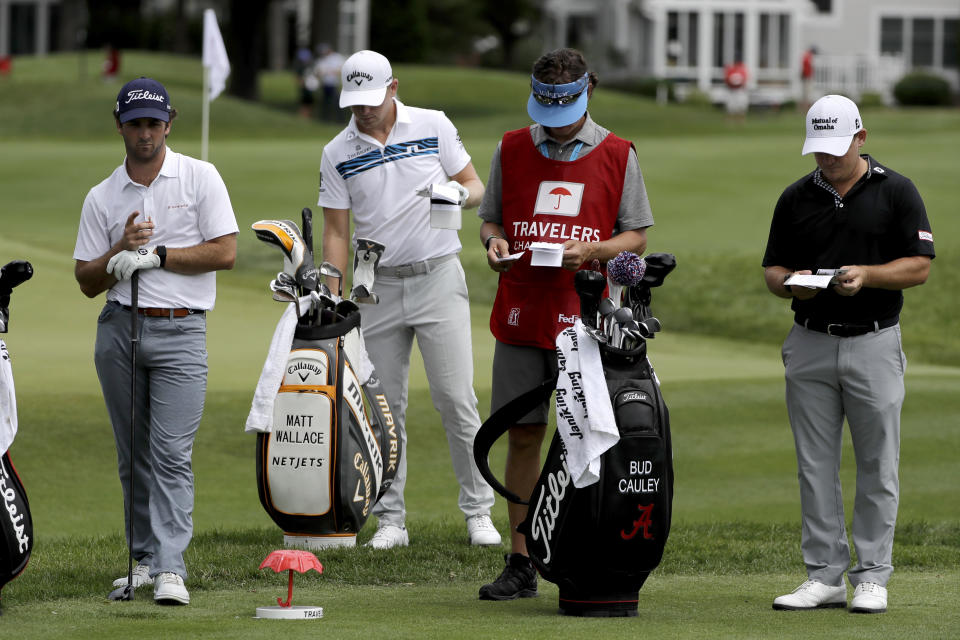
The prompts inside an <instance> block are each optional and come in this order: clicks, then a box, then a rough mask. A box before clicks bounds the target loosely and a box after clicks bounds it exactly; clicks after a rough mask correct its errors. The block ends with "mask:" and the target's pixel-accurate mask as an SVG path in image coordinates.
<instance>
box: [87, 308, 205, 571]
mask: <svg viewBox="0 0 960 640" xmlns="http://www.w3.org/2000/svg"><path fill="white" fill-rule="evenodd" d="M138 324H139V334H140V345H139V348H138V350H137V388H136V400H135V402H136V422H135V424H134V431H135V433H134V439H135V442H134V451H133V480H134V504H133V519H132V530H130V527H129V525H128V530H127V536H128V540H130V541H131V544H132V549H133V556H134V558H136V559H137V561H139V562H142V563H144V564H148V565H149V566H150V575H152V576H155V575H157V574H158V573H161V572H171V573H176V574H178V575H180V576H181V577H183V578H186V577H187V569H186V565H185V564H184V560H183V552H184V550H186V548H187V545H189V543H190V539H191V537H192V536H193V468H192V464H191V456H192V453H193V440H194V437H195V436H196V433H197V428H198V426H199V425H200V418H201V416H202V414H203V402H204V397H205V395H206V388H207V350H206V318H205V317H204V316H203V315H188V316H185V317H183V318H154V317H144V316H140V317H139V318H138ZM94 361H95V363H96V367H97V376H98V377H99V378H100V386H101V388H102V389H103V398H104V401H105V402H106V405H107V413H108V414H109V416H110V422H111V424H112V425H113V435H114V439H115V441H116V446H117V468H118V470H119V473H120V484H121V485H122V487H123V494H124V509H126V508H127V506H126V505H127V504H128V502H129V492H130V480H131V477H130V449H131V447H130V376H131V372H130V312H129V311H127V310H125V309H124V308H123V307H121V306H120V305H118V304H116V303H113V302H108V303H107V304H106V306H105V307H104V308H103V311H102V312H101V313H100V318H99V320H98V321H97V342H96V347H95V349H94ZM126 515H127V519H126V521H127V522H128V523H129V522H130V518H129V513H127V514H126Z"/></svg>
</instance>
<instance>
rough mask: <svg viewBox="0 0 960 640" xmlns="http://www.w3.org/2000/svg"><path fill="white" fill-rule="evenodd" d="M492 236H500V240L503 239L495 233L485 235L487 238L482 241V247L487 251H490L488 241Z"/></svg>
mask: <svg viewBox="0 0 960 640" xmlns="http://www.w3.org/2000/svg"><path fill="white" fill-rule="evenodd" d="M494 238H500V239H501V240H503V238H501V237H500V236H498V235H497V234H495V233H491V234H490V235H488V236H487V239H486V240H484V241H483V248H484V249H486V250H487V251H490V241H491V240H493V239H494Z"/></svg>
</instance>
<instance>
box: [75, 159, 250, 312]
mask: <svg viewBox="0 0 960 640" xmlns="http://www.w3.org/2000/svg"><path fill="white" fill-rule="evenodd" d="M134 211H139V212H140V213H141V214H142V215H141V216H138V217H137V220H138V221H141V220H147V219H148V218H149V219H152V220H153V222H154V225H156V226H155V227H154V229H153V236H152V237H151V239H150V244H149V245H147V248H148V249H150V250H153V248H154V247H156V246H158V245H165V246H166V247H167V248H180V247H192V246H195V245H198V244H200V243H201V242H206V241H207V240H212V239H214V238H219V237H220V236H224V235H227V234H231V233H237V232H238V228H237V220H236V217H235V216H234V214H233V207H232V206H231V204H230V196H229V195H228V194H227V187H226V185H224V183H223V179H222V178H221V177H220V174H219V172H217V169H216V167H214V166H213V165H212V164H210V163H209V162H203V161H201V160H196V159H194V158H191V157H189V156H185V155H183V154H180V153H174V152H173V150H172V149H170V147H167V148H166V155H165V157H164V159H163V166H162V167H161V168H160V174H159V175H158V176H157V177H156V178H155V179H154V181H153V183H152V184H151V185H150V186H149V187H145V186H143V185H142V184H138V183H136V182H134V181H133V180H131V179H130V176H129V175H127V169H126V160H124V162H123V164H121V165H120V166H119V167H117V168H116V169H115V170H114V172H113V173H112V174H111V175H110V177H109V178H107V179H106V180H104V181H103V182H101V183H100V184H98V185H97V186H95V187H94V188H92V189H90V192H89V193H88V194H87V197H86V199H85V200H84V201H83V209H82V211H81V213H80V230H79V232H78V233H77V246H76V248H75V249H74V251H73V257H74V259H75V260H84V261H87V262H89V261H90V260H96V259H97V258H99V257H100V256H102V255H103V254H105V253H107V251H109V250H110V247H112V246H113V245H114V244H116V243H117V242H118V241H119V240H120V238H121V237H122V236H123V229H124V225H125V224H126V222H127V217H128V216H129V215H130V214H131V213H133V212H134ZM216 294H217V281H216V274H215V273H214V272H213V271H210V272H208V273H199V274H196V275H184V274H180V273H174V272H172V271H167V270H166V269H147V270H145V271H142V272H141V273H140V287H139V306H141V307H164V308H177V307H186V308H188V309H212V308H213V304H214V301H215V299H216ZM107 300H114V301H116V302H119V303H121V304H127V305H129V304H130V281H129V280H124V281H120V282H117V283H116V284H115V285H113V287H111V288H110V290H109V291H107Z"/></svg>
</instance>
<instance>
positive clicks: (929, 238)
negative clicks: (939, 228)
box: [919, 231, 933, 242]
mask: <svg viewBox="0 0 960 640" xmlns="http://www.w3.org/2000/svg"><path fill="white" fill-rule="evenodd" d="M919 233H920V239H921V240H926V241H927V242H933V234H932V233H930V232H929V231H920V232H919Z"/></svg>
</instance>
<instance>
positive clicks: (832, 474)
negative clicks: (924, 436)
mask: <svg viewBox="0 0 960 640" xmlns="http://www.w3.org/2000/svg"><path fill="white" fill-rule="evenodd" d="M783 363H784V366H785V367H786V399H787V412H788V414H789V417H790V425H791V427H792V429H793V437H794V443H795V445H796V451H797V473H798V477H799V479H800V506H801V510H802V515H803V530H802V536H801V549H802V551H803V560H804V563H805V564H806V566H807V574H808V575H809V577H810V578H811V579H813V580H817V581H819V582H822V583H824V584H827V585H833V586H837V585H840V584H842V583H843V574H844V573H845V572H847V569H848V567H849V566H850V548H849V545H848V544H847V533H846V527H845V518H844V511H843V496H842V490H841V486H840V477H839V469H840V455H841V442H842V436H843V421H844V417H846V419H847V423H848V424H849V426H850V436H851V439H852V442H853V450H854V456H855V458H856V463H857V476H856V477H857V484H856V497H855V499H854V509H853V526H852V534H853V544H854V547H855V548H856V551H857V565H856V566H855V567H854V568H853V569H850V570H849V573H848V578H849V580H850V583H851V584H852V585H853V586H856V585H858V584H860V583H861V582H875V583H877V584H879V585H881V586H884V585H886V584H887V581H888V580H889V578H890V575H891V574H892V573H893V565H892V563H891V562H892V560H891V557H892V553H893V535H894V528H895V526H896V520H897V506H898V501H899V495H900V485H899V480H898V475H897V474H898V466H899V462H900V408H901V407H902V405H903V397H904V385H903V374H904V371H905V369H906V364H907V363H906V358H905V357H904V355H903V350H902V347H901V340H900V326H899V325H895V326H893V327H889V328H887V329H882V330H880V331H877V332H871V333H867V334H865V335H862V336H856V337H852V338H836V337H832V336H829V335H827V334H825V333H819V332H816V331H810V330H808V329H805V328H803V327H801V326H799V325H796V324H795V325H794V326H793V329H791V331H790V334H789V335H788V336H787V339H786V341H785V342H784V344H783Z"/></svg>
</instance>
